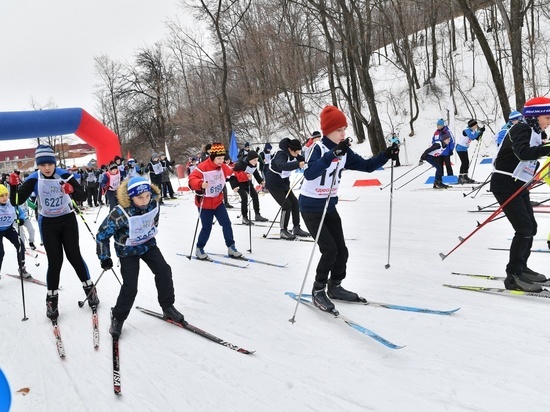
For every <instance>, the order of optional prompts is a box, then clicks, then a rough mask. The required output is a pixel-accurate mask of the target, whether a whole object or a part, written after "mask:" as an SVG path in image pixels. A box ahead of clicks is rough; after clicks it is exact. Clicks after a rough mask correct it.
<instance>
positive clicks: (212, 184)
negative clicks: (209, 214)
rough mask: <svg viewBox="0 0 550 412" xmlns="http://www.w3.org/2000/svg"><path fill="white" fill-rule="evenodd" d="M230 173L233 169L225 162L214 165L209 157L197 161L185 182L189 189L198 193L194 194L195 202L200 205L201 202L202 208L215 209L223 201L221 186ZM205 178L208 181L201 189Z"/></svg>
mask: <svg viewBox="0 0 550 412" xmlns="http://www.w3.org/2000/svg"><path fill="white" fill-rule="evenodd" d="M216 172H218V173H216ZM232 173H233V170H231V168H230V167H229V166H227V165H226V164H225V163H222V165H221V166H216V164H215V163H214V162H213V161H212V160H211V159H210V158H207V159H206V160H205V161H204V162H201V163H199V165H198V166H197V167H196V168H195V170H193V171H192V172H191V174H190V175H189V179H188V183H187V184H188V185H189V188H190V189H191V190H194V191H195V192H197V194H198V195H200V196H195V204H196V205H197V206H198V207H200V206H201V202H203V204H202V208H203V209H217V208H218V206H220V205H221V204H222V203H223V188H224V187H225V182H226V179H227V178H228V177H229V176H231V174H232ZM205 180H206V181H207V182H208V187H207V188H206V189H203V188H202V183H203V182H204V181H205ZM202 195H204V196H202ZM203 199H204V200H203Z"/></svg>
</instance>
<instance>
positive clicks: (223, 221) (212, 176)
mask: <svg viewBox="0 0 550 412" xmlns="http://www.w3.org/2000/svg"><path fill="white" fill-rule="evenodd" d="M225 154H226V153H225V147H224V146H223V145H222V144H221V143H212V147H211V149H210V156H209V157H208V159H206V160H205V161H204V162H202V163H199V165H198V166H197V167H196V168H195V170H193V172H191V174H190V175H189V179H188V184H189V188H190V189H191V190H194V191H195V192H196V196H195V205H196V206H197V207H198V209H199V217H200V219H201V223H202V228H201V231H200V233H199V238H198V240H197V247H196V249H195V255H196V256H197V257H198V258H199V259H201V260H204V259H208V255H207V254H206V252H205V251H204V247H205V246H206V242H208V239H209V238H210V232H212V225H213V222H214V216H215V217H216V219H217V220H218V223H219V224H220V226H221V227H222V231H223V237H224V239H225V245H226V246H227V253H228V254H229V256H232V257H234V258H238V257H241V256H242V253H241V252H239V251H238V250H237V248H236V247H235V239H234V238H233V228H232V227H231V220H230V219H229V215H228V214H227V209H226V208H225V205H224V203H223V188H224V187H225V182H226V178H228V177H229V176H231V174H232V173H233V171H232V170H231V168H230V167H229V166H227V165H226V164H225V163H224V159H225Z"/></svg>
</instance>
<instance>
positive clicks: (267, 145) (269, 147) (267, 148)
mask: <svg viewBox="0 0 550 412" xmlns="http://www.w3.org/2000/svg"><path fill="white" fill-rule="evenodd" d="M271 149H273V146H271V143H266V144H265V146H264V150H265V151H268V150H271Z"/></svg>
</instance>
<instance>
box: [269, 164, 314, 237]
mask: <svg viewBox="0 0 550 412" xmlns="http://www.w3.org/2000/svg"><path fill="white" fill-rule="evenodd" d="M302 180H304V175H303V174H302V176H300V177H299V178H298V179H295V181H294V183H293V184H292V186H291V187H290V188H289V189H288V192H286V196H285V198H284V200H283V202H282V203H281V207H279V211H278V212H277V214H276V215H275V218H274V219H273V222H271V226H269V229H267V232H266V233H264V234H263V235H262V236H263V237H264V238H266V237H267V235H269V232H270V231H271V228H272V227H273V225H274V224H275V222H276V221H277V217H278V216H279V213H281V210H282V209H283V205H284V204H285V202H286V199H287V198H288V196H289V195H290V192H292V190H293V189H294V186H296V185H297V184H298V183H299V182H301V181H302Z"/></svg>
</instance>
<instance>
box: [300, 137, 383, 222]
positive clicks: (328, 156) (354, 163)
mask: <svg viewBox="0 0 550 412" xmlns="http://www.w3.org/2000/svg"><path fill="white" fill-rule="evenodd" d="M321 142H322V143H323V145H325V147H326V148H327V149H329V151H328V152H326V153H325V154H324V155H322V156H321V148H320V147H319V146H318V145H315V146H314V147H313V148H312V153H311V156H310V158H309V161H308V163H307V168H306V169H305V170H304V178H305V179H306V180H314V179H316V178H317V177H319V176H321V175H322V174H323V172H324V171H325V170H326V169H327V168H328V167H329V166H330V164H331V163H332V161H333V160H334V159H336V157H337V156H336V155H335V154H334V153H333V152H332V149H334V148H335V147H336V143H334V142H333V141H332V140H329V139H328V138H327V137H326V136H323V139H322V140H321ZM388 160H389V159H388V158H387V157H386V155H385V154H384V152H382V153H379V154H378V155H377V156H373V157H371V158H370V159H364V158H363V157H361V156H360V155H358V154H357V153H355V152H354V151H353V150H351V149H348V151H347V156H346V164H345V165H344V168H345V169H349V170H359V171H361V172H374V171H375V170H376V169H378V168H380V167H382V166H383V165H385V164H386V162H387V161H388ZM298 201H299V204H300V211H302V212H320V213H322V212H323V209H324V208H325V203H326V199H317V198H315V199H314V198H312V197H308V196H304V195H302V194H300V198H299V200H298ZM337 203H338V196H331V198H330V200H329V204H328V209H327V212H334V211H336V204H337Z"/></svg>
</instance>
